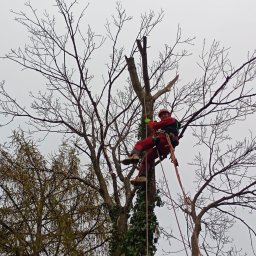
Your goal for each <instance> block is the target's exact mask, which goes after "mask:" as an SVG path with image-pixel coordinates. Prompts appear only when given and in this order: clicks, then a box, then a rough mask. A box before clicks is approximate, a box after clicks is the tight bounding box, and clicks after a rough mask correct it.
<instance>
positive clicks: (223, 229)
mask: <svg viewBox="0 0 256 256" xmlns="http://www.w3.org/2000/svg"><path fill="white" fill-rule="evenodd" d="M56 4H57V8H58V11H59V13H60V15H61V17H62V18H63V19H64V21H65V29H66V30H65V32H63V34H59V33H58V29H57V27H56V18H55V17H51V16H50V15H48V14H47V13H46V14H44V17H43V19H41V18H40V17H39V15H38V14H37V12H36V10H34V9H33V7H32V6H31V5H30V4H27V6H28V8H29V9H30V11H31V14H32V15H27V14H26V13H23V12H19V13H15V14H16V17H17V18H16V19H17V21H18V22H20V23H21V24H22V25H24V26H25V27H27V29H28V32H29V34H30V40H31V41H30V45H26V46H25V48H24V49H23V50H22V49H18V50H12V51H11V53H10V54H8V55H7V56H6V58H8V59H10V60H12V61H14V62H17V63H18V64H20V65H21V66H22V67H24V68H27V69H30V70H32V71H36V72H39V73H40V74H41V75H43V76H44V78H45V79H46V81H47V88H46V92H40V93H39V94H38V95H34V96H32V97H33V102H32V103H31V108H25V107H24V106H23V105H21V104H20V103H19V102H16V100H15V99H14V98H13V97H12V96H11V95H10V94H8V92H7V91H6V90H5V87H4V86H3V85H2V87H1V112H2V113H3V114H5V115H7V116H8V117H11V118H15V117H26V118H28V120H29V124H30V127H34V130H35V131H41V132H56V133H58V134H64V135H67V134H68V135H70V141H72V142H73V143H74V144H75V146H76V147H77V149H79V150H80V151H81V152H83V153H84V156H85V158H86V165H87V168H85V170H83V171H81V172H79V173H76V174H74V175H72V179H76V180H78V181H80V182H83V181H84V176H85V175H89V174H91V175H93V176H94V175H95V177H96V180H93V182H88V181H87V182H86V185H87V186H89V187H90V188H91V189H94V190H95V191H96V192H97V193H99V194H100V197H101V200H102V201H103V202H104V207H105V209H106V210H107V211H108V214H109V217H110V219H111V223H112V230H113V232H112V233H113V234H112V243H111V245H110V252H109V254H111V255H121V254H122V252H123V250H124V244H123V242H124V240H125V236H126V234H127V230H128V226H127V225H128V220H129V213H130V211H131V209H132V207H133V203H132V201H133V198H134V195H135V192H136V190H135V189H134V188H133V187H131V185H130V182H129V180H130V178H131V176H132V175H133V174H134V171H135V168H125V169H123V168H122V166H121V165H120V160H121V159H122V158H123V157H124V156H125V155H126V154H127V153H128V152H129V151H130V149H131V147H132V144H133V143H134V141H135V139H136V137H137V131H138V127H140V126H141V120H143V119H144V117H145V115H147V116H148V117H153V112H154V110H156V109H157V108H158V107H159V105H162V106H164V107H167V108H170V110H172V112H173V113H174V114H175V115H177V116H178V119H179V120H180V121H181V122H182V130H181V133H180V137H181V138H182V137H183V136H184V135H185V132H186V131H188V128H190V131H192V132H193V135H194V137H195V138H198V144H199V145H200V146H202V148H203V146H206V148H207V149H208V150H209V155H206V156H205V157H208V164H207V165H206V164H205V162H204V161H203V158H200V157H197V158H196V162H195V164H196V165H197V166H198V167H197V168H196V169H197V170H196V171H197V174H198V180H197V182H198V184H199V187H198V190H197V191H195V192H194V196H193V195H192V191H191V196H190V198H191V202H190V206H189V208H186V207H184V205H183V202H176V204H177V205H179V208H180V209H181V210H183V212H185V214H186V215H187V217H188V218H190V217H191V224H190V226H189V230H188V232H187V234H188V237H187V239H186V241H185V244H184V245H185V248H186V249H187V250H189V249H190V248H191V251H192V255H200V251H201V254H202V253H203V250H204V252H205V254H206V255H210V254H211V253H212V255H216V251H217V253H218V254H217V255H224V253H225V248H224V247H223V246H224V245H225V244H226V243H227V242H228V240H226V239H225V234H227V230H228V228H229V226H228V225H226V226H225V225H224V224H223V223H226V222H225V218H228V217H229V218H233V219H234V220H235V219H236V220H240V221H241V222H242V223H243V224H245V225H247V227H248V228H249V230H250V232H251V234H253V235H254V234H255V233H254V232H255V231H253V229H252V228H250V225H249V224H248V223H246V222H245V221H244V220H243V219H241V218H240V219H239V217H237V216H236V214H235V212H234V211H233V212H232V210H234V208H233V206H234V207H239V206H241V207H242V206H244V205H247V206H248V207H249V208H250V210H252V211H254V193H255V192H254V190H253V189H254V188H255V187H254V186H255V184H254V182H255V180H254V179H255V175H253V174H251V176H250V175H249V174H250V173H249V171H250V168H251V167H254V168H255V162H254V151H255V148H254V138H250V143H247V142H244V143H245V144H242V143H240V144H239V143H237V145H235V146H233V147H231V148H229V146H228V144H227V143H226V140H227V138H226V137H221V136H224V135H225V132H228V129H229V128H230V127H232V126H233V125H235V124H236V123H237V122H238V121H239V120H241V119H245V118H248V117H250V115H251V114H254V113H255V103H254V102H255V88H253V86H252V83H251V81H252V80H253V79H254V78H255V74H256V72H255V56H254V54H252V55H250V56H249V55H248V59H247V60H246V61H245V62H244V63H243V64H242V65H240V66H239V67H238V68H235V67H233V66H232V64H231V62H230V61H229V59H228V55H227V50H226V49H223V48H221V47H220V46H219V44H218V43H217V42H213V44H212V45H211V47H210V48H209V49H206V48H207V47H204V49H203V51H202V55H201V61H200V62H199V65H200V68H201V71H202V78H200V79H195V80H194V81H193V82H191V83H189V84H186V85H179V84H177V86H176V85H174V83H175V82H176V81H177V79H178V77H177V68H178V64H179V62H180V61H181V60H182V58H183V57H185V56H187V55H188V53H187V52H186V51H184V50H182V48H185V47H186V45H187V44H191V42H192V41H191V39H182V37H181V31H180V29H178V32H177V35H176V40H175V42H174V44H173V46H168V45H166V46H165V47H164V50H163V51H162V52H161V53H160V54H159V59H158V60H156V61H154V62H153V63H149V61H148V57H147V51H148V47H147V38H146V36H147V35H149V34H150V32H151V30H152V29H153V28H154V27H155V26H156V25H157V24H158V23H159V22H160V21H161V20H162V17H163V13H160V14H159V15H155V14H154V13H153V12H150V13H149V14H147V15H143V16H142V20H141V26H140V28H139V30H138V33H137V35H135V39H136V41H135V44H134V45H131V47H130V51H129V52H130V54H127V49H125V48H124V47H122V46H119V44H118V43H119V38H120V37H121V32H122V31H123V30H124V29H125V25H126V23H127V22H128V21H129V20H130V19H131V18H130V17H129V16H127V14H126V12H125V11H124V10H123V9H122V7H121V5H120V4H117V16H116V17H113V20H112V23H111V22H108V23H107V25H106V37H102V36H98V35H97V34H95V33H94V32H93V31H92V29H91V28H90V27H88V30H87V32H86V33H85V34H83V33H82V31H81V30H80V29H81V25H82V18H83V16H84V14H85V13H86V8H85V9H84V10H83V11H82V13H81V15H80V16H77V15H74V13H75V8H76V7H77V6H76V4H77V1H73V2H71V3H70V4H66V3H65V1H58V0H56ZM72 10H73V11H74V13H73V12H72ZM83 29H84V26H83ZM141 39H142V40H141ZM106 40H107V42H110V43H111V49H110V59H109V62H108V63H107V65H106V70H105V72H106V73H105V75H103V78H104V79H103V82H102V81H97V80H96V79H95V78H94V72H92V71H91V69H89V67H90V66H91V63H92V59H93V57H94V54H95V53H96V52H97V50H98V49H99V48H101V47H103V46H104V42H105V41H106ZM125 54H126V55H127V57H126V58H125V56H124V55H125ZM138 54H139V55H138ZM136 58H137V62H135V60H136ZM140 59H141V60H142V63H141V65H140ZM126 68H128V70H129V75H130V80H128V82H127V83H126V84H124V77H123V74H126V73H125V72H127V70H126ZM136 68H137V69H136ZM140 74H142V77H140ZM120 81H122V82H120ZM142 81H143V82H142ZM170 81H171V82H170ZM120 84H121V85H122V86H120ZM170 88H172V90H170ZM192 132H191V135H190V136H192ZM181 143H182V140H181ZM223 144H224V146H223ZM220 146H221V147H220ZM225 147H226V153H225V151H223V150H224V148H225ZM234 170H235V171H236V172H234ZM191 171H193V170H191ZM246 172H248V175H247V173H246ZM150 174H152V175H153V178H152V179H150V180H151V182H149V188H150V189H149V192H151V193H152V194H151V196H150V197H149V200H151V199H152V200H153V197H154V195H155V192H154V189H155V183H154V171H153V170H152V172H150ZM237 177H238V179H237ZM224 178H225V180H224ZM240 179H241V180H243V182H242V183H240ZM220 181H221V182H222V183H220V184H219V182H220ZM221 186H223V187H221ZM216 192H218V193H216ZM150 198H151V199H150ZM167 203H168V201H167ZM228 207H230V208H229V209H227V208H228ZM151 211H152V212H153V211H154V208H152V209H151ZM220 215H221V216H224V217H225V218H224V217H223V218H220V219H219V218H218V217H219V216H220ZM209 216H210V217H209ZM217 219H218V220H221V221H220V225H219V229H218V228H217V227H216V225H217V223H218V222H217V221H216V220H217ZM137 225H138V223H137ZM202 225H205V229H202ZM200 234H202V236H203V239H201V240H200V239H199V236H200ZM208 234H209V238H208ZM143 235H144V237H145V234H143ZM214 235H215V237H214ZM211 237H212V238H213V240H214V241H215V242H216V245H213V244H212V243H211V242H208V241H210V240H211V239H210V238H211ZM208 239H209V240H208ZM125 246H127V245H125ZM133 246H134V245H133ZM135 246H136V245H135ZM145 246H146V245H145V244H144V249H145ZM214 246H215V247H214ZM146 249H147V248H146ZM146 249H145V250H144V251H146ZM133 250H134V247H132V246H131V250H130V252H129V253H130V254H129V255H137V254H135V253H134V251H133ZM154 250H155V249H154V248H153V246H152V244H150V250H149V251H148V253H149V255H152V254H153V253H154ZM126 254H127V255H128V253H126ZM183 254H184V252H183ZM142 255H143V254H142Z"/></svg>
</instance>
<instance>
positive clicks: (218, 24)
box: [0, 0, 256, 255]
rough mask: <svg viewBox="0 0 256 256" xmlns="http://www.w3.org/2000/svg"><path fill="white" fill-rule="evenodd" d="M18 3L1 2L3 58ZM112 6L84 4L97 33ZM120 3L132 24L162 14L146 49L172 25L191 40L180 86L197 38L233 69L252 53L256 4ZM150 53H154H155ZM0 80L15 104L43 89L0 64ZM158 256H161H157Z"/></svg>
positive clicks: (19, 42)
mask: <svg viewBox="0 0 256 256" xmlns="http://www.w3.org/2000/svg"><path fill="white" fill-rule="evenodd" d="M83 1H84V0H83ZM83 1H82V2H83ZM24 2H25V1H23V0H8V1H4V4H2V6H1V8H0V27H1V30H0V31H1V40H0V56H3V55H4V54H5V53H7V52H8V51H9V50H10V48H17V47H18V46H23V45H24V43H25V42H26V40H27V38H26V31H25V30H24V28H22V26H21V25H20V24H18V23H16V22H15V21H14V15H13V14H12V13H10V9H13V10H16V11H19V10H24V8H25V7H24ZM30 2H31V3H32V5H33V6H34V7H36V8H38V9H41V8H42V9H47V10H48V11H50V12H54V8H53V3H54V1H53V0H43V1H40V0H31V1H30ZM115 2H116V1H112V0H105V1H104V0H93V1H89V3H90V6H89V8H88V12H86V16H87V17H86V19H88V23H89V24H90V25H91V26H92V28H93V29H94V30H95V31H96V32H98V33H99V34H100V33H103V30H104V24H105V21H106V19H107V18H110V16H111V15H112V14H113V13H114V10H115ZM120 2H121V3H122V4H123V7H124V8H125V9H126V10H127V13H128V14H129V15H131V16H133V17H134V19H135V21H136V20H137V21H138V20H139V17H140V14H141V13H145V12H147V11H149V10H154V11H156V12H158V11H159V10H160V9H163V10H164V11H165V17H164V20H163V22H162V24H160V25H159V26H158V28H157V29H156V30H155V31H154V32H153V34H152V36H150V38H149V40H148V41H149V44H154V47H156V46H157V45H158V44H159V46H161V45H163V44H164V43H166V42H170V41H171V40H174V39H175V35H174V34H175V33H176V30H177V27H178V25H180V27H181V29H182V33H183V35H184V36H187V37H194V36H195V37H196V40H195V42H194V43H195V45H194V47H191V49H190V50H191V51H192V53H193V54H194V56H193V57H191V58H190V59H188V60H187V61H185V62H184V63H183V66H182V68H181V70H180V79H181V82H182V81H184V82H187V81H188V80H189V79H190V78H191V79H192V78H194V77H196V74H193V72H195V62H194V60H195V58H196V57H197V55H198V54H199V52H200V50H201V49H202V42H203V39H206V40H207V42H208V45H210V44H211V42H212V41H213V40H214V39H215V40H217V41H220V42H221V45H223V46H224V47H230V48H231V49H230V56H231V59H232V60H233V64H234V65H236V64H237V65H238V64H239V63H240V64H241V63H243V62H244V61H245V60H246V55H247V52H248V51H250V52H253V50H254V49H255V48H256V33H255V27H256V15H255V13H256V0H243V1H241V0H215V1H210V0H194V1H189V0H158V1H156V0H139V1H134V0H123V1H120ZM132 32H133V28H132V27H131V28H129V29H127V34H126V35H125V36H127V38H130V37H134V36H135V35H134V34H132ZM151 40H152V41H151ZM156 48H157V47H156ZM127 50H129V49H127ZM152 51H153V50H152ZM155 51H156V52H157V51H158V49H155ZM152 54H153V53H152ZM98 61H99V62H100V61H101V60H100V59H99V60H98ZM99 75H100V74H99ZM2 80H5V83H6V86H7V88H8V90H9V91H11V92H13V93H14V94H15V95H16V96H17V98H20V99H21V100H22V99H23V100H25V99H26V95H27V92H28V91H29V90H33V89H34V88H36V89H38V88H40V85H43V84H42V83H43V82H42V81H41V80H40V77H39V76H37V75H36V74H34V75H33V74H31V73H29V79H28V76H27V73H26V72H21V68H20V66H18V65H16V64H15V63H11V62H9V61H4V60H2V59H0V81H2ZM0 118H2V117H0ZM18 125H19V121H17V122H15V123H14V124H13V125H11V126H9V127H0V134H1V138H0V142H3V141H6V140H7V137H8V136H9V135H10V129H14V128H15V127H17V126H18ZM184 182H185V185H186V186H188V185H189V181H188V180H187V181H186V180H185V181H184ZM164 214H166V213H164ZM167 214H168V213H167ZM167 217H168V216H167ZM170 218H173V217H170ZM158 255H162V254H161V251H160V252H159V253H158Z"/></svg>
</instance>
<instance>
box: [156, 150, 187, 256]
mask: <svg viewBox="0 0 256 256" xmlns="http://www.w3.org/2000/svg"><path fill="white" fill-rule="evenodd" d="M157 154H158V157H159V159H161V158H160V154H159V151H158V150H157ZM160 165H161V169H162V173H163V177H164V182H165V184H166V187H167V191H168V195H169V198H170V200H171V204H172V208H173V212H174V215H175V219H176V222H177V226H178V229H179V233H180V237H181V240H182V243H183V246H184V250H185V252H186V255H187V256H188V251H187V246H186V243H185V240H184V236H183V234H182V231H181V227H180V223H179V219H178V215H177V212H176V209H175V205H174V203H173V202H174V200H173V199H172V196H171V192H170V188H169V186H168V182H167V178H166V175H165V173H164V168H163V164H162V161H160Z"/></svg>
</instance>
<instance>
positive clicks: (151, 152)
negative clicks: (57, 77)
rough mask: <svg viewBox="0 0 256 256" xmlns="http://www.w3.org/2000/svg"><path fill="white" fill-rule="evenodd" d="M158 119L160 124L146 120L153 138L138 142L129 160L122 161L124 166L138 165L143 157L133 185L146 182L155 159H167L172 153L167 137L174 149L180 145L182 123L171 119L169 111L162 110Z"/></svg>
mask: <svg viewBox="0 0 256 256" xmlns="http://www.w3.org/2000/svg"><path fill="white" fill-rule="evenodd" d="M158 117H159V118H160V119H161V121H159V122H157V121H151V120H150V119H149V118H146V119H145V123H146V124H147V125H148V126H149V127H150V128H151V130H152V136H149V137H147V138H145V139H143V140H140V141H138V142H137V143H136V144H135V146H134V148H133V150H132V151H131V154H130V155H129V156H128V158H126V159H124V160H123V161H122V163H123V164H124V165H129V164H136V163H138V162H139V160H140V158H141V157H142V160H141V163H140V167H139V174H138V177H136V178H135V179H134V180H131V182H132V183H133V184H136V183H141V182H145V181H146V177H145V176H146V172H147V170H148V169H149V168H150V167H152V166H153V165H154V161H155V159H157V158H158V156H160V157H161V158H166V157H167V155H168V154H169V153H170V147H169V144H168V140H167V137H166V136H169V137H170V141H171V143H172V146H173V147H174V148H175V147H176V146H177V145H178V144H179V139H178V133H179V128H180V123H179V122H178V121H177V120H176V119H175V118H173V117H171V113H170V112H169V110H167V109H161V110H160V111H159V113H158ZM143 153H144V154H143ZM146 169H147V170H146Z"/></svg>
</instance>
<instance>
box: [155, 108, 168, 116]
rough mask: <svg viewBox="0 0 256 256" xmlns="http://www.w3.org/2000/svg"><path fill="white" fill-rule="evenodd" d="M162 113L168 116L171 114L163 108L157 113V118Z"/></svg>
mask: <svg viewBox="0 0 256 256" xmlns="http://www.w3.org/2000/svg"><path fill="white" fill-rule="evenodd" d="M163 113H168V114H169V115H170V114H171V112H170V111H169V110H168V109H165V108H163V109H161V110H160V111H159V112H158V117H160V116H161V115H162V114H163Z"/></svg>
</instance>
